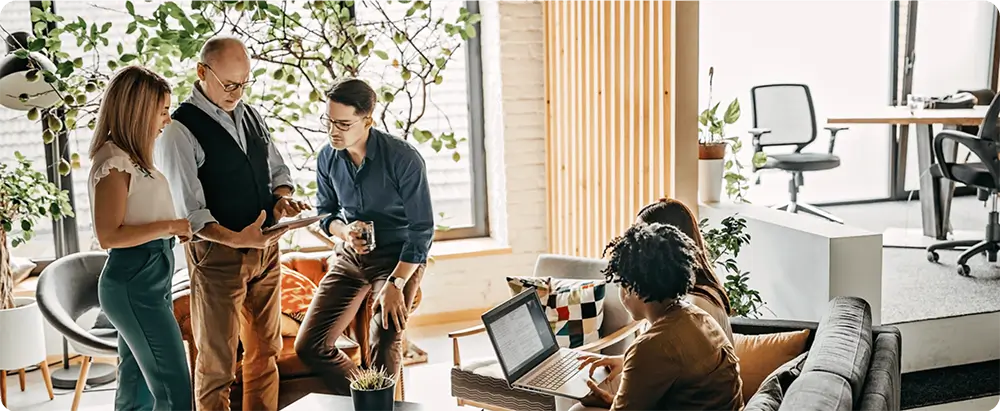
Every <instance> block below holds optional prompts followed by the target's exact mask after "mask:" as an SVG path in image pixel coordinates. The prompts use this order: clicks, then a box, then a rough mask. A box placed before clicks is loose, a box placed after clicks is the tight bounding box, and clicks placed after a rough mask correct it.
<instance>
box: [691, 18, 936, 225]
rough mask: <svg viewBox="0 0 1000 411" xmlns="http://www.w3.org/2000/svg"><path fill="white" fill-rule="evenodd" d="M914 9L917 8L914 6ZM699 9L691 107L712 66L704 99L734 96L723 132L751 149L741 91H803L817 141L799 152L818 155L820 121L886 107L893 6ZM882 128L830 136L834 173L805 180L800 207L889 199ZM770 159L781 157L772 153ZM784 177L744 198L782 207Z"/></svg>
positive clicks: (772, 177) (822, 137)
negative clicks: (767, 87)
mask: <svg viewBox="0 0 1000 411" xmlns="http://www.w3.org/2000/svg"><path fill="white" fill-rule="evenodd" d="M921 3H922V4H923V2H921ZM700 7H701V9H700V39H699V47H700V57H699V59H700V66H701V67H700V69H701V74H700V76H699V77H700V79H701V83H702V84H701V87H700V101H701V107H704V106H705V105H706V104H707V103H708V75H707V74H708V70H709V67H714V68H715V80H714V92H713V96H712V97H713V101H714V102H718V101H722V102H723V107H724V106H725V104H728V102H729V101H731V100H732V99H733V98H739V100H740V103H741V106H742V117H741V118H740V120H739V122H738V123H737V124H735V125H734V126H731V127H729V129H727V134H728V136H730V137H731V136H739V137H741V139H742V141H743V143H744V149H743V153H742V154H744V155H745V160H744V163H746V164H749V158H750V155H751V152H752V151H753V149H752V146H751V138H750V135H749V134H748V133H747V129H749V128H751V127H752V124H753V119H752V110H751V102H750V89H751V87H753V86H756V85H762V84H772V83H802V84H806V85H808V86H809V87H810V89H811V92H812V98H813V103H814V105H815V110H816V120H817V123H818V128H819V130H818V134H817V137H816V141H814V142H813V143H812V144H811V145H810V146H809V147H807V148H806V149H805V150H804V151H819V152H824V151H826V150H827V142H828V141H829V133H828V132H827V131H826V130H823V126H825V125H826V118H827V117H829V116H833V115H835V113H837V112H840V111H850V110H852V109H854V108H856V107H859V106H862V107H871V106H875V107H878V106H885V105H888V104H889V102H890V84H891V71H892V61H891V57H890V56H891V55H892V51H891V49H892V38H891V36H892V4H891V3H889V2H885V1H874V0H866V1H709V2H701V6H700ZM889 139H890V129H889V127H888V126H878V125H850V130H848V131H844V132H841V133H840V134H839V135H838V138H837V143H836V148H835V151H834V153H835V154H837V155H839V156H840V158H841V165H840V167H838V168H835V169H832V170H828V171H819V172H809V173H806V174H805V186H803V187H802V189H801V191H800V195H799V200H800V201H805V202H809V203H820V204H821V203H827V202H840V201H852V200H863V199H871V198H885V197H887V195H888V191H889V161H890V155H889V154H890V153H889V147H890V140H889ZM773 152H781V150H776V151H773ZM789 176H790V175H789V174H788V173H784V172H778V171H770V172H766V173H763V174H762V178H761V184H760V185H753V184H751V186H750V193H749V200H750V201H751V202H754V203H755V204H761V205H771V204H781V203H784V202H787V201H788V196H789V194H788V181H789Z"/></svg>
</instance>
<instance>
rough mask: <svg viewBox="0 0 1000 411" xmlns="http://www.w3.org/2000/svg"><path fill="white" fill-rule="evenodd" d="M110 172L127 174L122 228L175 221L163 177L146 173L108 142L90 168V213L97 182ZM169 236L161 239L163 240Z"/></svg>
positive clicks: (154, 171) (154, 172)
mask: <svg viewBox="0 0 1000 411" xmlns="http://www.w3.org/2000/svg"><path fill="white" fill-rule="evenodd" d="M111 169H117V170H119V171H122V172H125V173H128V175H129V185H128V197H127V199H126V202H125V221H123V224H125V225H138V224H146V223H152V222H156V221H164V220H174V219H177V212H176V211H175V210H174V201H173V197H172V196H171V194H170V185H169V184H168V183H167V179H166V178H164V177H163V174H161V173H160V171H159V170H156V169H155V168H154V169H152V170H149V172H148V173H146V172H145V171H143V170H142V168H140V167H139V166H137V165H136V164H135V163H133V162H132V158H131V157H130V156H129V155H128V153H126V152H125V151H124V150H122V149H120V148H118V146H117V145H115V144H114V143H112V142H107V143H105V144H104V146H103V147H101V148H100V149H99V150H98V151H97V154H96V155H95V156H94V159H93V164H92V165H91V167H90V180H89V181H90V209H91V216H93V212H94V193H95V188H96V187H97V182H98V181H100V180H101V179H102V178H104V177H106V176H107V175H108V174H109V173H110V172H111ZM167 237H169V236H164V237H163V238H167Z"/></svg>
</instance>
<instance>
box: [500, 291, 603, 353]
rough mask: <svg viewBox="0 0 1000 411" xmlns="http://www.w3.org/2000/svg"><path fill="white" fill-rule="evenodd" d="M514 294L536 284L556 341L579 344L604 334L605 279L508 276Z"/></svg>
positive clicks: (563, 345)
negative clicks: (601, 330) (602, 327)
mask: <svg viewBox="0 0 1000 411" xmlns="http://www.w3.org/2000/svg"><path fill="white" fill-rule="evenodd" d="M507 286H508V287H509V288H510V292H511V295H517V294H518V293H520V292H521V291H523V290H524V289H525V288H529V287H534V288H535V291H536V292H537V293H538V299H539V300H540V301H541V302H542V305H544V306H545V316H546V318H548V320H549V325H550V326H551V327H552V332H553V333H555V335H556V342H557V343H558V344H559V346H560V347H565V348H576V347H580V346H582V345H585V344H589V343H592V342H594V341H597V340H599V339H600V338H601V335H600V329H601V323H602V322H603V321H604V297H605V290H606V283H605V281H604V280H573V279H566V278H552V277H507Z"/></svg>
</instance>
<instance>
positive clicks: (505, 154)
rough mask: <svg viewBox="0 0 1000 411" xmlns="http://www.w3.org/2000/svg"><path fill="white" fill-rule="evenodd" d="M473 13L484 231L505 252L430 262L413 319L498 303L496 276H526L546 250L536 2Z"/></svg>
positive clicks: (540, 32) (540, 34)
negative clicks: (479, 73)
mask: <svg viewBox="0 0 1000 411" xmlns="http://www.w3.org/2000/svg"><path fill="white" fill-rule="evenodd" d="M480 13H481V14H482V15H483V20H482V32H481V33H480V36H481V38H482V43H483V48H482V50H483V89H484V90H483V93H484V94H483V96H484V110H485V113H486V116H485V117H486V118H485V120H486V123H485V129H486V159H487V167H486V168H487V172H488V173H489V175H488V176H487V184H488V189H487V190H488V194H489V220H490V231H491V235H492V236H493V237H494V238H496V239H497V240H498V241H499V242H501V243H504V244H508V245H509V246H510V247H511V248H512V249H513V252H512V254H503V255H495V256H485V257H473V258H466V259H453V260H443V261H438V262H436V263H435V264H434V265H432V266H431V267H429V268H428V270H427V276H426V277H424V279H423V284H422V287H421V288H422V290H423V300H422V302H421V304H420V309H419V311H418V314H419V315H427V314H435V313H442V312H450V311H461V310H468V309H474V308H485V307H490V306H492V305H494V304H497V303H499V302H501V301H503V300H504V299H506V298H507V297H508V296H509V293H508V291H507V286H506V280H505V278H504V277H506V276H509V275H528V274H530V273H531V271H532V269H533V267H534V264H535V260H536V259H537V257H538V254H539V253H542V252H544V251H545V249H546V238H545V234H546V233H545V125H544V124H545V84H544V79H545V73H544V55H543V40H544V29H543V27H544V22H543V20H542V4H541V2H538V1H503V2H497V1H482V2H480Z"/></svg>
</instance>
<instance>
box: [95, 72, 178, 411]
mask: <svg viewBox="0 0 1000 411" xmlns="http://www.w3.org/2000/svg"><path fill="white" fill-rule="evenodd" d="M169 122H170V84H169V83H167V81H166V80H165V79H164V78H163V77H161V76H160V75H159V74H156V73H154V72H152V71H150V70H148V69H146V68H143V67H139V66H128V67H124V68H122V69H121V70H119V71H118V72H117V73H115V75H114V77H113V78H112V79H111V81H110V82H109V83H108V88H107V90H105V92H104V98H103V100H102V101H101V108H100V112H99V114H98V118H97V127H96V128H95V130H94V139H93V142H92V143H91V146H90V158H91V160H92V163H93V165H92V166H91V169H90V199H91V210H93V217H94V230H95V231H96V235H97V240H98V242H99V243H100V245H101V248H104V249H107V250H109V252H108V260H107V262H106V263H105V265H104V270H103V271H101V277H100V279H99V281H98V297H99V301H100V304H101V310H103V311H104V313H105V315H107V317H108V319H109V320H110V321H111V323H112V324H114V326H115V329H116V330H117V331H118V356H119V360H120V363H119V366H118V389H117V392H116V394H115V410H119V411H121V410H154V411H161V410H163V411H166V410H191V409H192V400H191V399H192V396H191V379H190V375H191V374H190V372H189V371H188V366H187V356H186V355H185V354H184V345H183V342H182V340H181V334H180V329H179V327H178V325H177V321H176V320H175V319H174V313H173V305H172V303H171V301H170V283H171V277H172V275H173V273H174V254H173V246H174V242H175V236H176V237H180V239H181V241H186V240H188V239H190V237H191V225H190V224H188V220H187V219H184V218H177V215H176V212H175V211H174V202H173V199H172V196H171V194H170V187H169V186H168V185H167V180H166V179H164V177H163V175H162V174H160V172H159V171H157V170H156V168H155V167H154V166H153V160H152V158H153V142H154V141H155V140H156V138H157V136H159V135H160V132H161V131H162V130H163V126H165V125H167V123H169Z"/></svg>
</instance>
